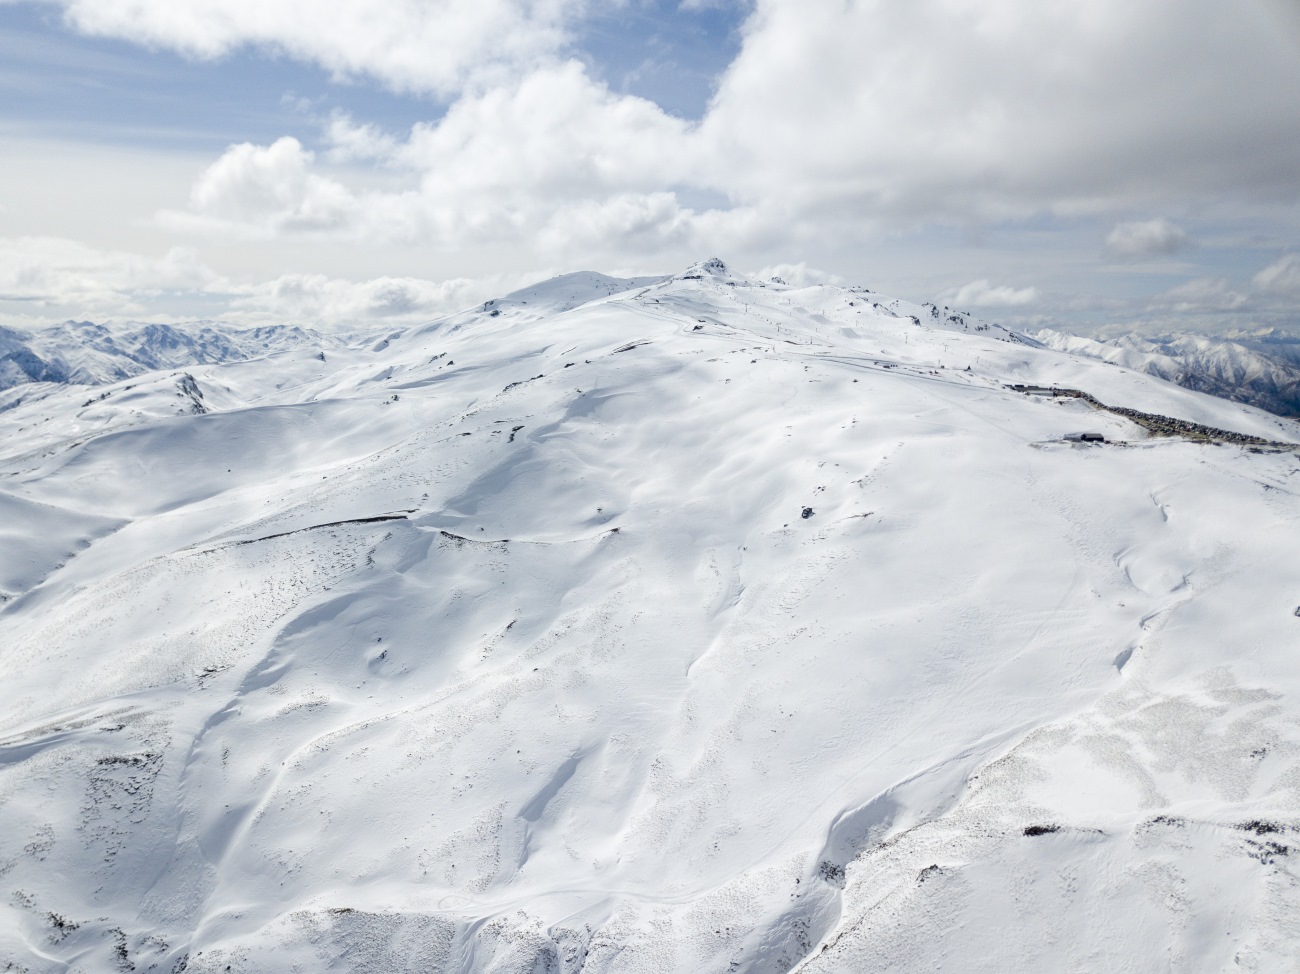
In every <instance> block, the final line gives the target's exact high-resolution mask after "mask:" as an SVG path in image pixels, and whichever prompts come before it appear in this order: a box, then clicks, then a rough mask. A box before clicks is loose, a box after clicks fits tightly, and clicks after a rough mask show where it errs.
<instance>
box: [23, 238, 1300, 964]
mask: <svg viewBox="0 0 1300 974" xmlns="http://www.w3.org/2000/svg"><path fill="white" fill-rule="evenodd" d="M187 379H188V382H187V381H186V380H187ZM181 385H184V386H185V389H180V386H181ZM1011 385H1016V386H1019V387H1020V388H1019V389H1012V388H1010V386H1011ZM127 386H131V388H130V390H129V391H128V390H127ZM178 390H180V392H181V393H182V395H183V396H189V397H190V398H191V399H193V400H194V401H195V402H201V403H202V405H203V407H204V410H203V411H202V412H200V411H198V410H193V409H189V410H181V411H178V410H177V409H176V399H177V392H178ZM1053 390H1056V392H1053ZM1061 390H1077V391H1078V393H1080V394H1086V395H1087V396H1088V397H1091V398H1084V396H1083V395H1073V394H1063V393H1061ZM96 392H97V393H98V392H102V393H104V398H103V399H102V400H99V401H97V402H94V403H89V404H88V403H87V402H86V398H87V390H86V389H84V388H81V389H72V388H64V389H59V390H55V391H53V392H51V393H50V394H49V395H47V396H45V397H44V398H42V399H40V400H39V401H30V402H26V403H22V404H20V405H17V406H15V407H14V408H12V409H10V410H8V411H7V412H4V413H0V445H2V447H0V454H3V456H0V512H2V516H0V569H2V572H0V588H2V589H3V591H4V594H5V599H6V601H5V603H4V605H3V606H2V607H0V674H2V675H3V679H2V680H0V966H2V965H4V964H7V965H8V966H9V968H10V969H12V970H26V971H29V972H33V974H45V972H55V971H59V972H63V971H113V970H134V971H141V972H143V971H159V972H162V971H167V972H179V971H182V970H184V971H187V972H205V974H206V972H225V971H231V972H236V974H237V972H269V971H286V972H288V971H313V972H315V971H358V972H359V971H365V972H387V974H400V972H417V971H418V972H430V971H437V972H451V971H456V972H483V974H487V972H521V974H524V972H529V974H533V972H542V971H551V972H561V974H574V972H579V971H581V972H584V974H614V972H620V974H624V972H638V974H641V972H643V974H652V972H653V974H664V972H683V974H685V972H691V974H699V972H709V974H712V972H718V974H722V972H734V971H741V972H748V974H759V972H763V974H772V972H786V971H795V970H797V971H800V972H803V974H828V972H854V974H859V972H869V971H921V970H927V971H928V970H941V969H947V970H960V971H989V972H992V971H1009V970H1024V971H1035V972H1038V971H1045V972H1051V971H1063V972H1064V971H1092V970H1095V971H1108V972H1120V971H1151V970H1177V971H1180V972H1181V971H1221V970H1225V969H1240V970H1254V971H1280V970H1289V969H1294V965H1295V958H1296V956H1297V950H1298V949H1300V881H1298V876H1300V874H1298V866H1300V853H1297V852H1296V851H1295V850H1296V849H1297V848H1300V655H1298V654H1297V653H1296V652H1295V647H1296V645H1297V642H1296V640H1297V638H1298V636H1300V618H1298V617H1297V608H1296V606H1297V603H1300V561H1298V560H1297V559H1296V557H1295V552H1296V551H1297V550H1300V461H1297V457H1296V449H1297V447H1295V446H1294V444H1297V443H1300V426H1298V425H1297V424H1296V423H1295V422H1293V421H1290V420H1286V419H1282V418H1279V417H1276V416H1271V415H1268V414H1266V413H1263V412H1261V411H1259V410H1256V409H1253V408H1250V407H1247V406H1243V405H1240V404H1236V403H1231V402H1226V401H1224V400H1220V399H1215V398H1211V397H1209V396H1205V395H1201V394H1199V393H1196V392H1193V391H1189V390H1186V389H1182V388H1179V387H1177V386H1175V385H1172V384H1169V383H1167V382H1164V381H1162V380H1160V379H1157V378H1154V377H1152V376H1149V375H1146V374H1143V373H1141V372H1137V371H1132V370H1127V369H1122V368H1115V367H1113V366H1110V365H1108V364H1106V363H1103V362H1099V361H1096V360H1093V359H1089V358H1086V357H1081V356H1076V355H1069V354H1063V353H1061V352H1057V351H1053V350H1050V349H1046V348H1043V347H1041V346H1039V345H1038V344H1037V343H1035V342H1031V341H1027V340H1022V339H1021V338H1019V337H1018V336H1016V335H1014V334H1012V333H1010V332H1007V331H1005V330H1002V329H999V328H997V327H996V326H986V325H985V324H984V323H982V322H979V321H976V320H973V319H970V318H968V317H965V316H961V315H952V316H949V315H946V314H942V313H940V314H937V315H936V314H934V313H932V311H931V309H930V308H928V307H924V306H913V305H909V304H907V303H905V302H898V301H893V300H889V299H887V298H883V297H882V296H880V295H877V294H873V293H871V292H868V291H864V290H861V289H842V288H835V287H826V286H819V287H789V286H786V285H782V284H778V283H775V282H771V281H769V282H760V281H756V280H752V279H749V278H745V277H742V276H740V275H736V274H734V273H732V272H731V271H729V270H728V269H727V268H726V267H725V266H724V265H722V264H721V263H720V262H715V261H711V262H706V263H704V264H701V265H697V266H695V267H693V268H691V269H690V270H688V271H687V272H685V273H683V274H679V275H675V276H672V277H669V278H662V279H656V280H650V281H637V282H624V283H623V284H622V285H620V284H619V283H618V282H611V279H609V278H602V277H599V276H598V275H569V276H567V277H565V278H560V279H558V280H556V281H554V282H549V283H547V284H544V285H539V286H537V287H534V288H530V289H528V290H527V291H526V292H521V293H518V294H515V295H512V296H509V297H508V298H505V299H502V300H499V301H496V302H489V303H488V304H487V305H485V306H481V307H478V308H475V309H473V310H470V311H466V312H463V313H460V314H455V315H451V316H448V317H446V318H443V319H440V320H438V321H436V322H433V323H432V324H430V325H428V326H426V327H422V328H414V329H410V330H407V331H403V332H398V333H393V334H387V335H384V336H382V337H380V336H376V337H375V338H374V339H372V340H371V341H368V342H366V343H364V344H358V345H356V346H354V347H352V348H349V349H346V350H340V351H338V352H336V353H331V354H329V355H326V356H325V357H324V359H323V360H322V358H321V357H319V356H318V355H317V354H316V353H315V350H314V349H311V348H301V349H290V350H287V351H284V352H281V353H278V354H274V355H268V356H264V357H261V358H257V359H253V360H250V361H247V362H241V363H233V364H221V365H192V366H187V367H186V369H185V371H184V373H183V374H177V373H174V372H170V371H163V372H154V373H149V374H148V375H147V376H144V377H140V378H137V379H132V380H130V381H128V382H123V383H116V384H109V385H106V386H104V387H103V388H102V389H101V390H96ZM123 400H128V401H126V403H125V405H122V404H121V402H122V401H123ZM1093 401H1095V402H1097V403H1100V404H1104V405H1105V406H1106V407H1115V408H1127V409H1131V410H1138V411H1140V412H1137V413H1134V414H1132V415H1133V417H1135V418H1127V417H1126V416H1125V415H1121V414H1118V413H1116V412H1112V411H1107V410H1106V409H1104V408H1100V407H1098V406H1094V405H1092V402H1093ZM1145 414H1151V415H1157V414H1158V415H1159V416H1162V417H1174V418H1176V419H1179V420H1183V421H1185V422H1186V423H1187V424H1197V427H1196V428H1197V429H1199V430H1208V431H1209V432H1208V433H1205V434H1198V439H1197V441H1195V442H1193V441H1190V440H1186V439H1182V438H1180V437H1177V436H1156V435H1153V434H1152V432H1151V430H1152V429H1156V430H1159V429H1163V428H1164V427H1159V426H1155V425H1151V424H1148V425H1143V421H1142V420H1141V417H1142V416H1143V415H1145ZM1188 428H1190V426H1189V427H1188ZM1085 431H1086V432H1098V433H1101V434H1104V436H1105V437H1106V439H1107V441H1108V442H1105V443H1099V444H1097V443H1082V442H1078V441H1075V440H1071V439H1068V437H1069V436H1070V435H1071V434H1077V433H1080V432H1085ZM1215 431H1232V432H1235V433H1236V434H1246V435H1248V436H1250V437H1255V438H1257V441H1250V444H1249V445H1233V444H1232V443H1230V442H1228V441H1227V439H1226V436H1227V434H1226V433H1225V434H1223V435H1219V434H1217V433H1215ZM1286 444H1292V446H1287V445H1286Z"/></svg>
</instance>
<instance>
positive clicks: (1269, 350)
mask: <svg viewBox="0 0 1300 974" xmlns="http://www.w3.org/2000/svg"><path fill="white" fill-rule="evenodd" d="M1033 335H1034V338H1036V339H1037V340H1038V341H1040V342H1042V343H1043V344H1044V345H1047V346H1048V347H1049V348H1055V349H1059V350H1061V351H1066V352H1071V353H1073V354H1076V355H1088V356H1091V357H1093V358H1097V359H1101V360H1102V361H1105V362H1110V363H1112V364H1115V365H1122V366H1123V367H1124V368H1127V369H1137V370H1138V371H1141V372H1146V373H1147V374H1148V375H1154V376H1158V377H1159V378H1161V379H1167V380H1168V381H1170V382H1176V383H1178V384H1179V385H1180V386H1184V387H1186V388H1188V389H1195V390H1197V391H1198V392H1205V393H1208V394H1210V395H1212V396H1221V397H1222V398H1224V399H1232V400H1235V401H1237V402H1244V403H1249V404H1250V405H1252V406H1258V407H1259V408H1260V409H1266V410H1268V411H1269V412H1272V413H1277V414H1278V415H1280V416H1291V417H1300V338H1293V337H1290V336H1286V335H1281V334H1263V335H1236V336H1232V337H1229V338H1215V337H1211V336H1208V335H1192V334H1175V335H1164V336H1160V337H1155V338H1144V337H1142V336H1140V335H1124V336H1121V337H1119V338H1108V339H1093V338H1081V337H1079V336H1077V335H1067V334H1063V333H1061V332H1056V331H1052V330H1051V329H1043V330H1041V331H1038V332H1034V333H1033Z"/></svg>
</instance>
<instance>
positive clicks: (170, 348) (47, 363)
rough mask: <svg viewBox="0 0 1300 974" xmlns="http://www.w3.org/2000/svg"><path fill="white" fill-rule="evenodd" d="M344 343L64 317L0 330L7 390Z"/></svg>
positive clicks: (257, 331)
mask: <svg viewBox="0 0 1300 974" xmlns="http://www.w3.org/2000/svg"><path fill="white" fill-rule="evenodd" d="M341 344H342V341H341V340H339V339H337V338H335V337H331V336H326V335H323V334H320V333H317V332H314V331H311V330H308V329H304V328H301V327H298V326H296V325H268V326H264V327H260V328H235V327H232V326H230V325H226V324H223V323H221V322H202V323H198V324H193V325H164V324H146V323H139V322H125V323H113V324H96V323H94V322H90V321H65V322H64V323H63V324H61V325H55V326H52V327H49V328H42V329H37V330H32V331H25V330H24V331H20V330H17V329H13V328H2V327H0V390H4V389H10V388H13V387H14V386H18V385H25V384H28V383H49V382H54V383H72V384H77V385H102V384H104V383H108V382H116V381H118V380H120V379H129V378H132V377H133V376H137V375H142V374H143V373H145V372H152V371H154V370H157V369H183V368H188V367H189V366H191V365H210V364H215V363H219V362H242V361H245V360H247V359H250V358H256V357H259V356H262V355H267V354H270V353H272V352H277V351H282V350H284V349H288V348H303V347H307V346H316V347H337V346H338V345H341Z"/></svg>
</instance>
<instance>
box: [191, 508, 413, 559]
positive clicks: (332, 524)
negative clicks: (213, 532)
mask: <svg viewBox="0 0 1300 974" xmlns="http://www.w3.org/2000/svg"><path fill="white" fill-rule="evenodd" d="M417 510H418V508H411V509H410V510H407V511H402V512H399V513H395V514H375V515H373V516H371V517H351V518H345V519H344V520H342V521H327V522H325V523H324V524H309V525H308V526H307V527H303V528H294V529H293V530H292V531H280V532H278V533H276V534H267V535H263V536H262V537H260V538H240V539H237V540H234V541H223V542H221V543H220V544H216V545H212V546H210V547H207V548H199V547H197V546H196V547H191V548H183V549H181V551H180V552H178V554H181V553H185V554H196V555H206V554H208V553H210V552H213V551H221V550H223V549H225V548H237V547H239V546H240V545H247V544H257V543H258V542H259V541H273V540H275V539H276V538H288V537H291V536H292V535H295V534H302V533H303V532H305V531H320V530H322V529H324V528H339V527H343V526H344V525H346V524H380V523H383V522H385V521H406V520H409V519H410V516H411V515H412V514H414V513H415V512H416V511H417Z"/></svg>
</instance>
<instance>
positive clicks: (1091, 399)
mask: <svg viewBox="0 0 1300 974" xmlns="http://www.w3.org/2000/svg"><path fill="white" fill-rule="evenodd" d="M1008 388H1010V389H1012V390H1013V391H1015V392H1024V393H1028V394H1037V395H1051V396H1063V397H1069V398H1071V399H1082V400H1083V401H1084V402H1086V403H1087V404H1088V405H1089V406H1092V407H1093V408H1094V409H1100V410H1103V411H1105V412H1108V413H1114V414H1115V415H1116V416H1123V417H1124V418H1125V419H1127V420H1129V421H1130V422H1133V423H1136V424H1137V425H1138V426H1141V427H1142V428H1143V429H1145V430H1147V431H1148V432H1150V433H1152V434H1153V435H1155V436H1181V437H1184V438H1185V439H1189V440H1200V441H1202V442H1209V443H1236V444H1238V445H1240V446H1256V447H1260V446H1265V447H1277V448H1282V449H1294V447H1295V444H1294V443H1283V442H1281V441H1278V440H1266V439H1264V438H1263V437H1260V436H1248V435H1247V434H1245V433H1237V432H1234V431H1233V430H1224V429H1219V428H1217V427H1214V426H1206V425H1205V424H1204V423H1193V422H1191V421H1190V420H1186V419H1177V418H1175V417H1173V416H1162V415H1160V414H1159V413H1144V412H1142V411H1141V410H1138V409H1128V408H1127V407H1125V406H1107V405H1106V404H1105V403H1104V402H1102V401H1101V400H1100V399H1098V398H1097V397H1096V396H1093V395H1091V394H1089V393H1087V392H1084V391H1083V390H1082V389H1062V388H1058V387H1056V386H1027V385H1011V386H1008Z"/></svg>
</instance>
